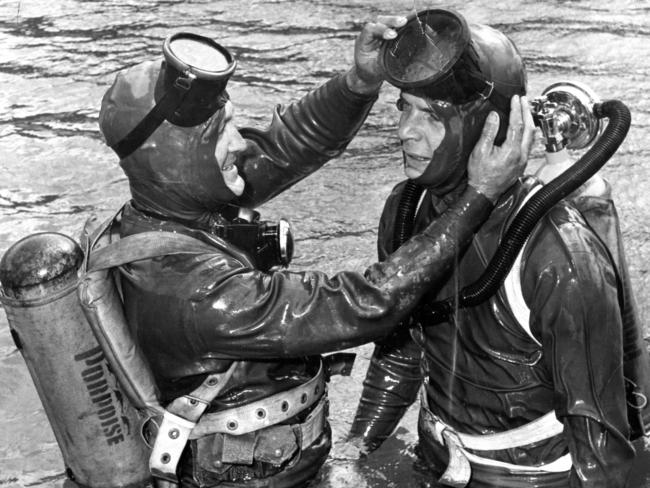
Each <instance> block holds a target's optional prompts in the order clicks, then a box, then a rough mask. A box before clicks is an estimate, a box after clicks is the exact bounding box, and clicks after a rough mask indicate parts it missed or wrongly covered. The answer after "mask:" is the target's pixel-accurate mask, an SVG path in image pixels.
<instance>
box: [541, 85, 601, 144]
mask: <svg viewBox="0 0 650 488" xmlns="http://www.w3.org/2000/svg"><path fill="white" fill-rule="evenodd" d="M599 101H600V100H599V99H598V97H597V96H596V94H595V93H594V92H593V91H592V90H591V89H590V88H589V87H588V86H586V85H584V84H581V83H578V82H574V81H561V82H558V83H553V84H552V85H550V86H549V87H547V88H546V89H545V90H544V91H543V92H542V95H541V96H539V97H537V98H534V99H533V100H532V103H531V107H532V114H533V120H534V121H535V125H536V126H538V127H539V128H540V129H541V130H542V134H543V136H544V139H545V141H546V151H547V152H558V151H560V150H561V149H563V148H565V147H566V148H568V149H583V148H585V147H587V146H588V145H590V144H591V143H592V142H593V141H594V139H596V137H597V136H598V134H600V132H601V128H602V124H601V119H600V118H598V117H597V116H596V115H595V114H594V110H593V109H594V105H595V104H597V103H599Z"/></svg>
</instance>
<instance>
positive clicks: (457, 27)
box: [379, 9, 509, 107]
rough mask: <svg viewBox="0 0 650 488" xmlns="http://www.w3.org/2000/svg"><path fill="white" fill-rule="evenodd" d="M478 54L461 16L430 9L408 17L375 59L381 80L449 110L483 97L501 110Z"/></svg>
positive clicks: (476, 45)
mask: <svg viewBox="0 0 650 488" xmlns="http://www.w3.org/2000/svg"><path fill="white" fill-rule="evenodd" d="M481 55H482V52H481V49H480V45H479V44H478V43H477V42H475V40H474V39H473V38H472V30H471V29H470V27H469V26H468V24H467V22H466V21H465V19H464V18H463V17H462V16H461V15H459V14H457V13H455V12H453V11H451V10H443V9H431V10H424V11H421V12H418V13H417V14H416V15H413V16H411V17H410V18H409V21H408V22H407V23H406V25H405V26H404V27H402V28H401V29H399V30H398V31H397V37H396V38H395V39H393V40H391V41H389V42H387V43H386V44H384V46H383V48H382V52H381V54H380V58H379V59H380V63H381V65H382V68H383V70H384V74H385V77H386V80H387V81H388V82H389V83H391V84H392V85H394V86H396V87H398V88H400V89H402V90H405V91H409V92H413V93H415V94H417V95H421V96H425V97H427V98H430V99H434V100H446V101H449V102H451V103H453V104H454V105H460V104H464V103H467V102H469V101H471V100H475V99H478V98H483V99H491V100H492V101H494V102H495V105H497V106H501V105H503V104H504V100H495V98H497V99H498V98H499V97H501V98H503V96H502V95H500V94H499V92H498V89H495V80H493V79H492V77H491V74H490V72H489V67H487V69H486V66H485V63H484V62H483V63H482V62H481ZM486 71H487V72H486ZM496 88H498V87H496ZM505 104H506V105H505V106H506V107H508V106H509V99H506V100H505Z"/></svg>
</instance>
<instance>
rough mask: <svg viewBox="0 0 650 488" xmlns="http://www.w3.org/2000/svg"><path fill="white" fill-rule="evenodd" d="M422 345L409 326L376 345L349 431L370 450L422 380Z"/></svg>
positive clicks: (386, 432) (384, 435)
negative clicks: (412, 334)
mask: <svg viewBox="0 0 650 488" xmlns="http://www.w3.org/2000/svg"><path fill="white" fill-rule="evenodd" d="M421 357H422V349H421V348H420V346H418V345H417V344H416V343H415V341H413V339H412V338H411V335H410V333H409V330H408V329H399V330H397V331H396V332H395V333H394V334H391V335H390V336H389V337H388V338H387V339H386V340H384V341H382V342H380V343H378V344H377V345H376V346H375V350H374V353H373V355H372V358H371V360H370V364H369V365H368V372H367V373H366V378H365V380H364V381H363V390H362V392H361V398H360V400H359V406H358V408H357V413H356V415H355V417H354V421H353V423H352V428H351V429H350V435H351V436H352V437H357V438H359V439H360V440H361V442H362V443H363V445H364V446H365V447H366V448H367V449H368V450H369V451H372V450H374V449H377V448H378V447H379V446H381V444H382V443H383V442H384V441H385V440H386V439H387V438H388V437H389V436H390V435H391V434H392V433H393V431H394V430H395V428H396V427H397V425H398V424H399V422H400V420H401V419H402V417H403V416H404V413H405V412H406V410H407V409H408V408H409V407H410V406H411V404H413V402H414V401H415V399H416V397H417V393H418V390H419V388H420V385H421V384H422V372H421V370H420V360H421Z"/></svg>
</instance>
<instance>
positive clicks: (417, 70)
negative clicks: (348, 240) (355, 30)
mask: <svg viewBox="0 0 650 488" xmlns="http://www.w3.org/2000/svg"><path fill="white" fill-rule="evenodd" d="M381 62H382V66H383V68H384V72H385V76H386V79H387V80H388V81H389V83H391V84H392V85H394V86H396V87H398V88H400V89H401V90H402V91H403V92H406V93H410V94H412V95H415V96H418V97H421V98H424V99H425V100H427V102H428V103H429V104H430V105H431V107H432V108H433V109H434V110H435V111H436V113H437V114H438V115H439V117H440V119H441V121H442V122H443V123H444V126H445V136H444V138H443V140H442V142H441V143H440V145H439V146H438V148H437V149H436V150H435V152H434V154H433V158H432V162H431V164H429V166H428V167H427V169H426V170H425V172H424V173H423V174H422V175H421V176H419V177H418V178H417V179H415V181H416V182H417V183H419V184H421V185H423V186H426V187H428V188H431V189H433V190H434V191H436V193H438V194H443V193H446V192H448V191H451V190H453V189H454V188H456V187H458V185H459V184H460V183H461V182H462V181H463V180H464V178H465V175H466V170H467V160H468V158H469V155H470V153H471V151H472V149H473V148H474V146H475V144H476V142H477V141H478V139H479V137H480V135H481V131H482V129H483V124H484V123H485V119H486V117H487V115H488V114H489V113H490V111H492V110H494V111H496V112H497V113H498V114H499V118H500V120H501V125H500V129H499V133H498V135H497V138H496V143H497V144H501V143H502V142H503V141H504V140H505V133H506V129H507V125H508V117H509V113H510V99H511V98H512V96H513V95H524V94H525V93H526V71H525V67H524V63H523V60H522V58H521V55H520V53H519V51H518V50H517V48H516V46H515V45H514V44H513V42H512V41H511V40H510V39H509V38H508V37H507V36H506V35H505V34H503V33H502V32H499V31H497V30H495V29H493V28H491V27H489V26H486V25H481V24H471V25H468V24H467V23H466V21H465V19H464V18H463V17H462V16H460V15H459V14H458V13H456V12H453V11H450V10H442V9H435V10H425V11H422V12H419V13H418V14H417V15H414V16H412V17H411V18H410V19H409V22H407V24H406V25H405V26H404V27H403V28H401V29H400V30H399V32H398V35H397V37H396V38H395V39H394V40H393V41H391V42H390V43H387V44H386V45H385V47H384V50H383V52H382V55H381Z"/></svg>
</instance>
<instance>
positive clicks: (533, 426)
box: [420, 390, 571, 487]
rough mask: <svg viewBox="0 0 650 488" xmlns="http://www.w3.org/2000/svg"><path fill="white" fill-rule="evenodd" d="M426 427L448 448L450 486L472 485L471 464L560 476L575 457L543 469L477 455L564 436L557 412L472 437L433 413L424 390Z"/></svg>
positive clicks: (446, 475)
mask: <svg viewBox="0 0 650 488" xmlns="http://www.w3.org/2000/svg"><path fill="white" fill-rule="evenodd" d="M421 404H422V406H421V411H420V413H421V416H422V417H421V418H422V420H423V422H422V424H423V425H422V427H423V429H424V431H425V432H426V433H428V434H429V435H430V436H431V437H432V438H433V439H434V440H435V441H436V442H437V443H438V444H441V445H443V446H446V447H447V451H448V453H449V464H448V466H447V469H446V470H445V472H444V473H443V475H442V476H441V477H440V482H441V483H443V484H446V485H449V486H456V487H463V486H466V485H467V483H469V480H470V477H471V474H472V467H471V463H474V464H477V465H483V466H493V467H498V468H503V469H506V470H508V471H511V472H513V473H520V474H523V473H544V472H546V473H559V472H563V471H568V470H570V469H571V456H570V454H565V455H564V456H561V457H560V458H558V459H556V460H555V461H553V462H551V463H549V464H543V465H539V466H523V465H518V464H511V463H506V462H503V461H496V460H494V459H489V458H485V457H482V456H478V455H476V454H473V453H471V452H469V451H467V449H472V450H475V451H498V450H503V449H511V448H513V447H522V446H526V445H528V444H533V443H535V442H539V441H541V440H544V439H549V438H551V437H554V436H556V435H558V434H561V433H562V431H563V429H564V427H563V425H562V424H561V423H560V422H559V421H558V420H557V419H556V418H555V412H554V411H551V412H549V413H547V414H546V415H544V416H542V417H540V418H538V419H536V420H533V421H532V422H529V423H527V424H525V425H522V426H521V427H517V428H515V429H511V430H507V431H505V432H499V433H496V434H485V435H470V434H462V433H460V432H457V431H455V430H454V429H453V428H452V427H450V426H449V425H447V424H445V423H444V422H443V421H442V420H440V418H438V417H437V416H436V415H435V414H434V413H433V412H431V410H430V409H429V405H428V402H427V398H426V393H425V392H424V390H423V391H422V395H421Z"/></svg>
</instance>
